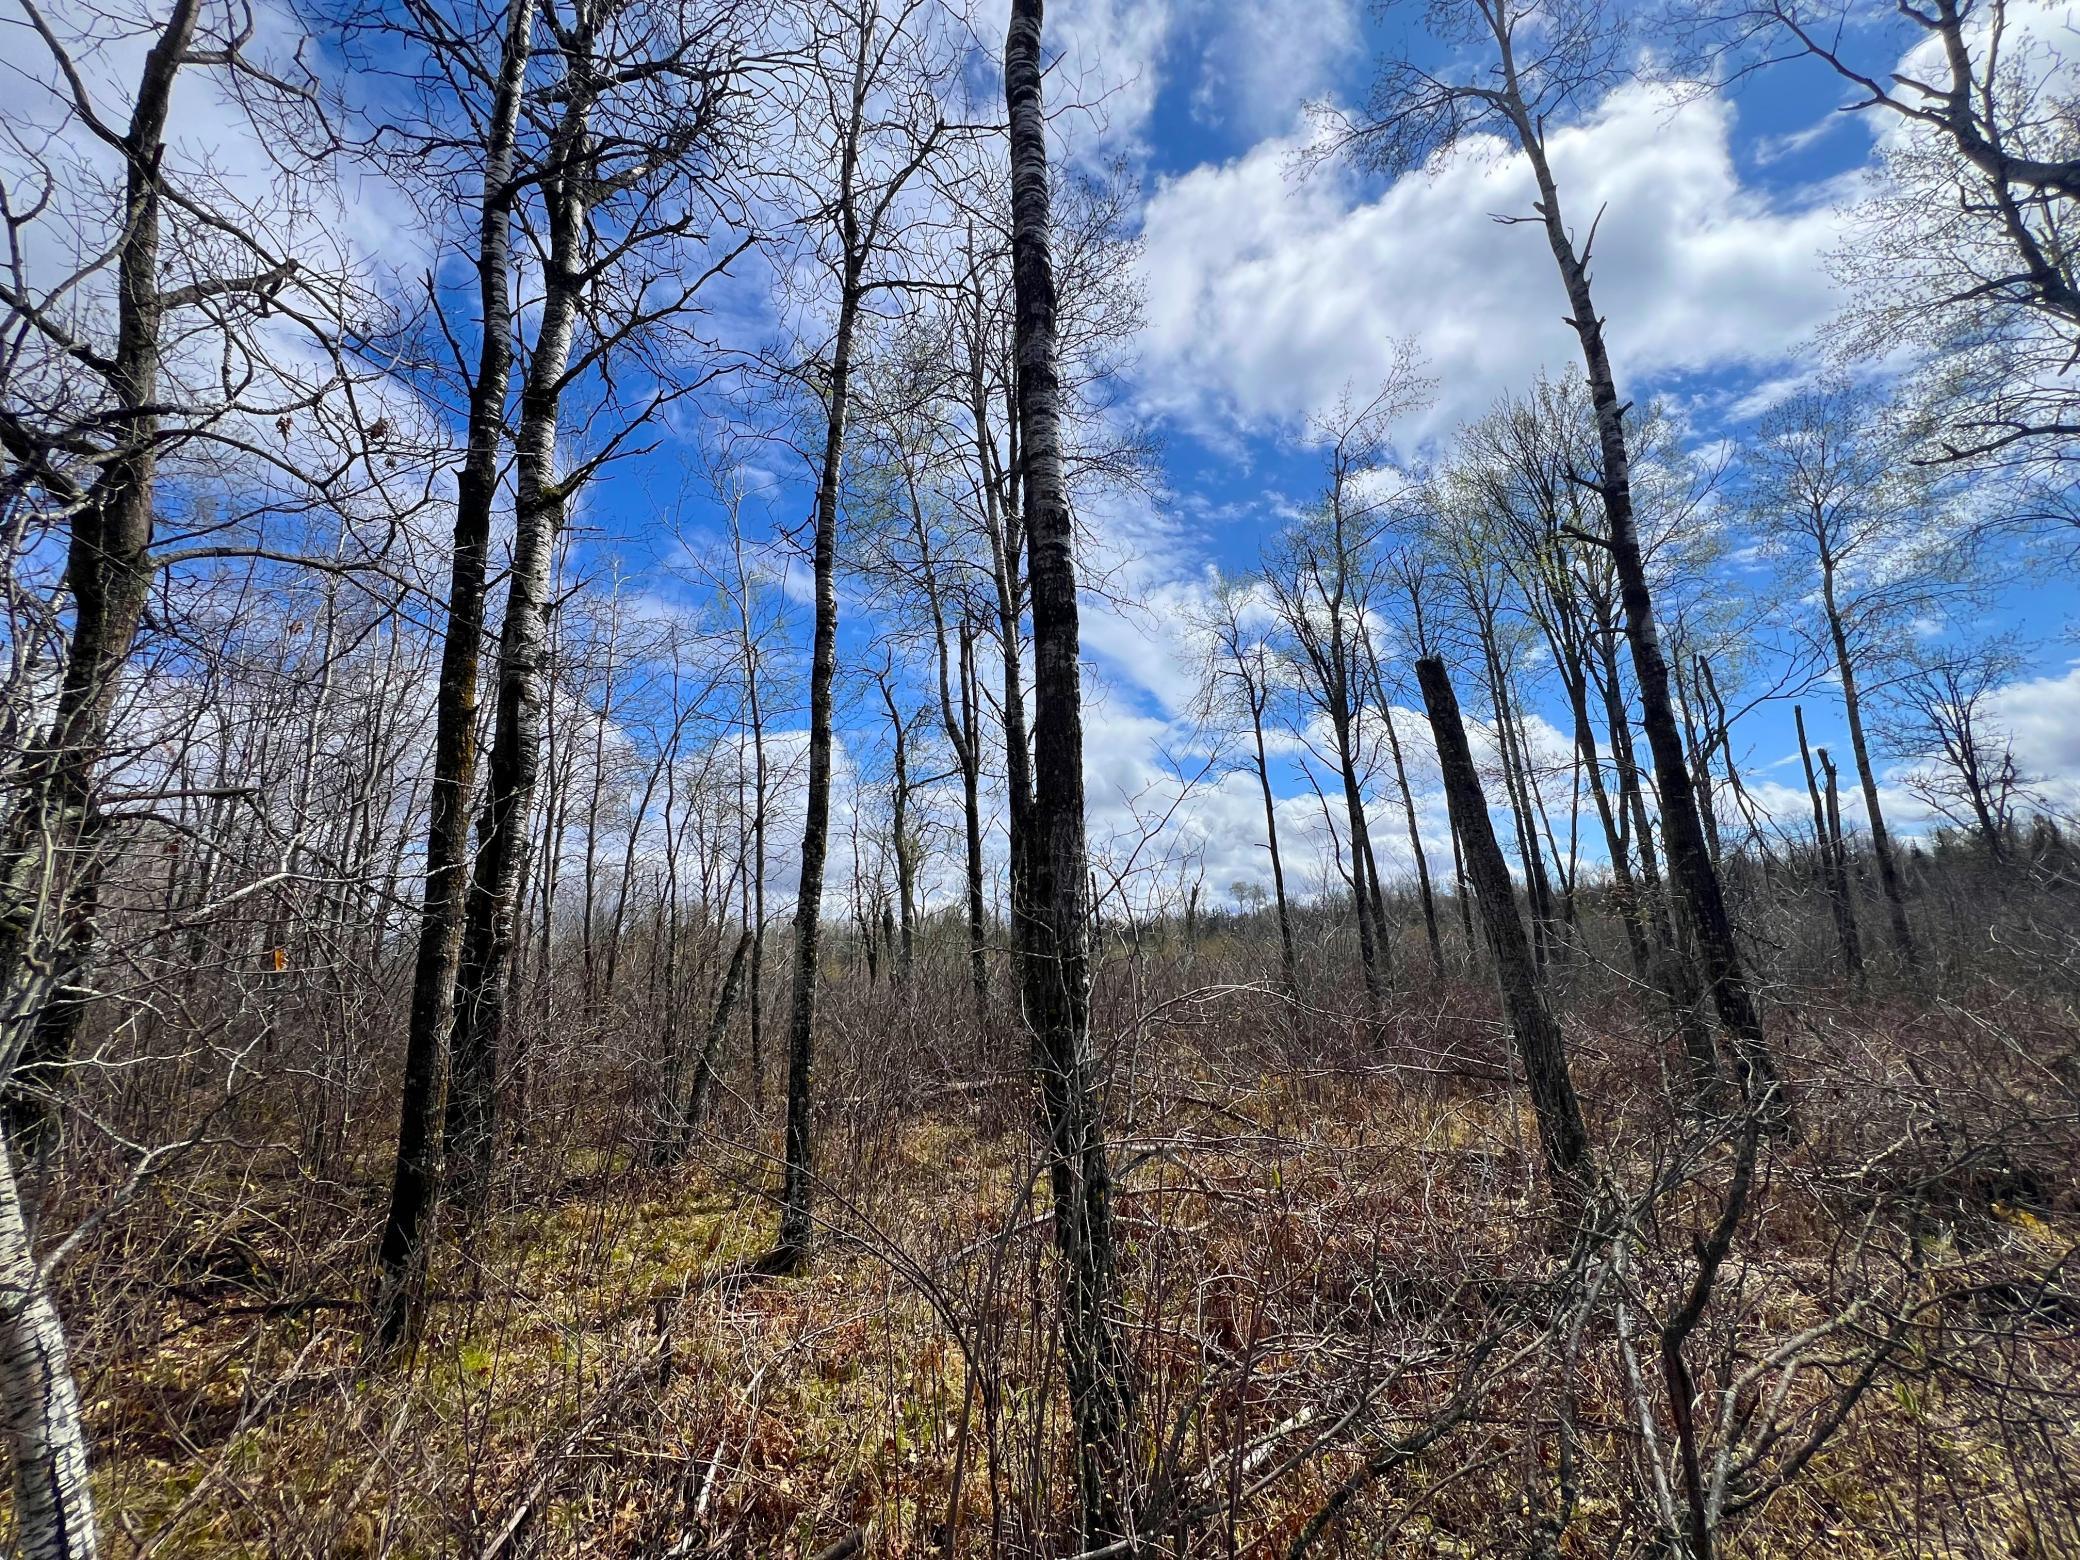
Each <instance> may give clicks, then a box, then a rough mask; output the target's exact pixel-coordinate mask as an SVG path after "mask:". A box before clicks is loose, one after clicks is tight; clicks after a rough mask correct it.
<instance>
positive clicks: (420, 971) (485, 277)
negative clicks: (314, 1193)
mask: <svg viewBox="0 0 2080 1560" xmlns="http://www.w3.org/2000/svg"><path fill="white" fill-rule="evenodd" d="M533 29H534V0H512V4H511V5H510V7H509V8H508V10H507V13H506V34H505V43H504V46H503V48H502V50H501V52H500V56H499V71H498V86H497V90H496V95H495V97H494V99H493V102H492V109H491V120H490V124H489V126H488V129H487V133H486V139H485V155H484V176H483V201H482V207H481V210H480V213H479V220H478V235H477V293H478V315H479V320H480V325H481V341H480V346H479V349H478V351H479V355H478V361H477V377H476V382H475V383H474V384H473V385H471V386H470V405H469V425H468V431H467V447H466V451H465V454H464V456H463V464H462V470H461V473H460V474H459V476H458V478H457V483H456V498H455V540H454V551H453V554H452V556H451V558H450V560H449V573H448V621H447V627H446V631H445V636H444V638H443V641H442V646H441V670H440V683H439V686H438V689H437V691H436V693H435V695H434V735H433V789H432V799H431V800H432V805H431V814H430V818H429V822H428V824H427V832H426V890H425V897H424V899H423V901H422V902H421V905H420V910H419V941H418V951H417V955H416V957H415V959H414V962H413V967H412V1001H411V1009H410V1016H409V1018H408V1019H407V1022H406V1030H405V1061H404V1097H403V1101H402V1104H401V1106H400V1108H399V1112H398V1126H397V1158H396V1162H395V1165H394V1167H393V1170H392V1174H391V1184H390V1208H389V1213H388V1215H387V1216H386V1217H385V1219H384V1221H383V1239H382V1245H381V1248H380V1250H379V1253H378V1257H377V1263H378V1268H379V1271H380V1280H379V1284H378V1290H377V1315H376V1332H377V1335H378V1338H379V1340H380V1341H381V1343H382V1344H383V1345H384V1346H385V1347H386V1348H388V1347H395V1346H396V1345H397V1344H399V1343H401V1342H402V1341H403V1340H404V1338H405V1337H406V1335H407V1333H408V1332H409V1330H410V1326H411V1322H412V1320H413V1313H414V1310H415V1308H416V1290H417V1288H418V1286H419V1283H420V1281H421V1279H422V1277H423V1268H424V1261H423V1258H424V1251H423V1243H424V1240H425V1234H426V1219H427V1215H428V1213H429V1212H430V1211H431V1209H432V1206H433V1194H434V1185H435V1181H436V1177H437V1175H438V1167H439V1156H440V1144H439V1138H438V1136H437V1125H438V1122H439V1119H440V1110H441V1084H442V1072H443V1068H442V1060H443V1051H444V1048H445V1042H446V1039H447V1026H448V1022H449V1016H450V1011H451V1003H452V1002H453V999H454V991H455V964H456V960H457V958H458V957H459V956H460V954H461V951H462V923H463V914H462V911H463V899H464V889H465V886H466V884H467V882H468V866H469V807H470V800H471V794H472V793H473V792H474V791H475V789H476V773H477V702H478V701H477V675H478V664H479V660H480V655H481V649H480V647H481V644H482V641H483V637H484V583H485V576H486V571H487V568H488V562H489V554H490V547H491V516H492V509H493V505H494V503H495V501H496V498H497V493H498V464H499V439H500V435H501V433H502V432H503V430H504V426H505V409H506V392H507V388H508V386H509V384H510V381H511V378H512V366H513V323H514V322H513V302H512V265H513V256H512V247H513V234H512V224H513V209H512V208H513V193H514V190H513V161H514V142H515V137H516V134H517V129H518V124H519V116H520V100H521V96H522V94H523V90H524V88H525V85H526V75H527V59H528V52H529V44H530V39H531V36H532V33H533Z"/></svg>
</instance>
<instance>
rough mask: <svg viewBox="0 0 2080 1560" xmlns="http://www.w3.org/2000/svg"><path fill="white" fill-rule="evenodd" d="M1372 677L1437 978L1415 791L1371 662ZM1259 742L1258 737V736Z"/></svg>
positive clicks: (1437, 943) (1439, 953) (1439, 952)
mask: <svg viewBox="0 0 2080 1560" xmlns="http://www.w3.org/2000/svg"><path fill="white" fill-rule="evenodd" d="M1372 681H1373V687H1374V690H1375V691H1376V692H1377V694H1378V697H1379V718H1380V720H1381V721H1382V722H1384V723H1385V725H1386V728H1387V752H1388V753H1389V754H1390V755H1391V756H1392V757H1393V760H1394V784H1395V785H1396V786H1397V787H1398V788H1399V789H1400V791H1401V812H1402V816H1403V817H1404V818H1405V819H1406V820H1407V822H1408V849H1409V854H1410V855H1412V856H1414V857H1415V862H1416V891H1417V893H1418V894H1420V895H1421V897H1422V901H1423V931H1424V934H1425V935H1426V936H1427V937H1428V938H1429V940H1430V972H1431V973H1432V974H1433V975H1435V976H1436V977H1437V978H1438V979H1439V980H1443V979H1444V941H1443V939H1442V938H1440V937H1439V936H1438V933H1437V901H1436V899H1435V898H1434V897H1433V896H1432V894H1431V891H1430V860H1429V857H1428V856H1427V855H1425V854H1424V851H1423V831H1422V829H1421V828H1420V827H1419V826H1418V825H1417V823H1416V798H1415V793H1414V792H1413V791H1411V790H1410V789H1409V785H1408V765H1407V764H1406V763H1405V762H1404V761H1403V759H1402V756H1401V735H1400V733H1399V732H1397V731H1396V730H1395V729H1394V707H1393V705H1392V703H1390V702H1389V700H1388V699H1387V687H1386V683H1385V682H1384V681H1382V680H1381V678H1380V674H1379V663H1378V662H1377V661H1374V662H1373V666H1372ZM1258 740H1259V742H1261V741H1262V737H1261V736H1260V737H1259V739H1258Z"/></svg>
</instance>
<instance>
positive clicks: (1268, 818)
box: [1249, 698, 1435, 1001]
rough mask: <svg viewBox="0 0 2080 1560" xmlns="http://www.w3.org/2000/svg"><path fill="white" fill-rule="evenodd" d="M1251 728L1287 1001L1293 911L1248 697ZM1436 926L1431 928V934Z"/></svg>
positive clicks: (1294, 991) (1257, 720) (1254, 707)
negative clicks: (1254, 742) (1288, 900)
mask: <svg viewBox="0 0 2080 1560" xmlns="http://www.w3.org/2000/svg"><path fill="white" fill-rule="evenodd" d="M1249 718H1250V731H1251V734H1252V735H1253V736H1254V737H1255V738H1256V743H1257V784H1258V785H1259V786H1260V787H1261V788H1262V790H1263V792H1264V848H1265V849H1266V850H1268V851H1270V852H1271V892H1272V895H1273V897H1274V898H1275V899H1276V900H1277V902H1278V953H1279V971H1280V974H1281V976H1282V977H1283V979H1284V981H1285V993H1286V997H1287V999H1288V1000H1291V1001H1297V1000H1298V999H1299V996H1300V960H1299V956H1298V955H1297V954H1296V953H1295V951H1294V948H1293V913H1292V909H1291V907H1290V906H1288V905H1287V903H1286V869H1285V863H1284V862H1283V861H1282V860H1281V859H1280V857H1279V853H1278V807H1277V804H1276V803H1275V801H1274V800H1273V798H1272V795H1271V765H1270V763H1269V761H1268V760H1267V759H1266V757H1265V753H1264V708H1263V705H1262V704H1261V703H1259V702H1258V701H1257V700H1256V699H1255V698H1252V699H1251V700H1250V711H1249ZM1434 930H1435V928H1434V927H1433V933H1434Z"/></svg>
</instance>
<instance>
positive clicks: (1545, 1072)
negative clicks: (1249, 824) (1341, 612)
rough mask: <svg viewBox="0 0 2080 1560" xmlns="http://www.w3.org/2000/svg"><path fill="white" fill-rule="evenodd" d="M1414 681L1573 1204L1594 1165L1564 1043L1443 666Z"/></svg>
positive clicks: (1427, 666)
mask: <svg viewBox="0 0 2080 1560" xmlns="http://www.w3.org/2000/svg"><path fill="white" fill-rule="evenodd" d="M1416 680H1417V682H1418V683H1419V684H1420V685H1421V687H1422V690H1423V706H1424V709H1425V710H1426V711H1427V712H1428V713H1429V716H1430V729H1431V731H1432V732H1433V733H1434V734H1435V735H1436V738H1437V760H1438V767H1439V768H1440V769H1441V770H1442V771H1443V774H1444V788H1445V799H1446V801H1447V802H1448V803H1449V804H1450V806H1451V810H1452V818H1453V821H1454V822H1455V823H1456V824H1457V825H1458V829H1459V836H1460V839H1461V841H1462V842H1463V843H1464V846H1465V852H1466V865H1467V870H1468V872H1469V873H1470V874H1471V875H1472V878H1473V885H1474V893H1475V895H1476V896H1477V897H1478V898H1479V900H1480V909H1481V924H1482V926H1483V927H1484V928H1485V929H1486V931H1487V935H1488V948H1489V951H1490V952H1491V953H1493V955H1494V956H1495V978H1496V981H1497V983H1498V985H1500V987H1501V989H1502V1004H1503V1008H1504V1010H1505V1011H1506V1012H1507V1013H1508V1015H1509V1022H1510V1030H1511V1032H1512V1034H1514V1036H1515V1037H1516V1042H1517V1054H1518V1057H1519V1059H1520V1060H1521V1061H1522V1062H1523V1066H1524V1080H1525V1084H1526V1086H1527V1088H1528V1090H1529V1092H1530V1095H1531V1109H1532V1113H1533V1114H1534V1115H1535V1116H1536V1117H1537V1119H1538V1137H1539V1145H1540V1148H1541V1149H1542V1151H1543V1154H1544V1158H1545V1167H1546V1173H1547V1175H1548V1176H1549V1177H1550V1178H1551V1180H1552V1183H1553V1189H1554V1191H1555V1193H1556V1194H1557V1195H1558V1196H1559V1197H1560V1198H1561V1200H1562V1201H1563V1202H1565V1203H1569V1204H1573V1203H1578V1202H1579V1201H1580V1200H1581V1198H1582V1197H1583V1196H1584V1195H1585V1193H1586V1192H1587V1190H1588V1185H1589V1181H1590V1180H1591V1178H1592V1177H1593V1175H1594V1167H1593V1165H1592V1163H1591V1160H1590V1154H1589V1131H1588V1128H1587V1127H1586V1126H1585V1125H1584V1124H1583V1121H1582V1110H1581V1104H1580V1102H1579V1101H1578V1100H1577V1099H1576V1097H1575V1091H1574V1080H1573V1078H1572V1076H1571V1075H1570V1073H1569V1071H1568V1065H1567V1048H1566V1043H1565V1041H1564V1040H1563V1039H1562V1038H1561V1034H1560V1026H1559V1024H1558V1023H1556V1022H1555V1021H1554V1019H1553V1015H1552V1012H1551V1010H1550V1009H1549V1008H1548V1007H1547V1006H1546V1000H1545V991H1544V988H1543V987H1542V986H1541V985H1540V983H1539V978H1538V969H1537V966H1536V964H1535V963H1534V962H1533V960H1532V957H1531V948H1530V944H1529V943H1528V941H1527V940H1526V939H1525V936H1524V923H1523V921H1522V919H1521V918H1520V917H1519V916H1518V914H1517V901H1516V896H1515V895H1514V893H1513V892H1512V891H1511V888H1510V879H1509V864H1508V863H1507V862H1506V861H1504V860H1503V856H1502V847H1501V846H1500V845H1498V844H1497V843H1496V841H1495V829H1494V825H1493V824H1492V823H1491V822H1490V821H1489V819H1488V802H1487V798H1486V797H1485V796H1483V795H1482V794H1481V782H1480V776H1479V774H1478V773H1476V771H1475V770H1474V767H1473V751H1472V749H1471V748H1470V747H1469V746H1468V745H1467V741H1466V728H1465V725H1464V724H1463V722H1462V721H1461V720H1460V718H1459V701H1458V699H1457V698H1456V697H1454V695H1453V693H1452V684H1451V680H1450V679H1449V678H1448V677H1447V676H1446V675H1445V670H1444V663H1443V662H1442V661H1439V660H1437V659H1436V658H1435V657H1434V656H1425V657H1424V658H1423V659H1421V660H1419V661H1417V662H1416Z"/></svg>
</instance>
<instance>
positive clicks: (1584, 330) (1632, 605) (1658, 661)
mask: <svg viewBox="0 0 2080 1560" xmlns="http://www.w3.org/2000/svg"><path fill="white" fill-rule="evenodd" d="M1500 41H1501V45H1502V48H1503V52H1504V66H1505V79H1506V81H1507V89H1508V96H1509V112H1510V114H1511V117H1512V120H1513V124H1514V128H1515V129H1516V132H1517V138H1518V142H1519V144H1520V145H1521V146H1522V147H1523V149H1524V152H1525V154H1526V156H1527V158H1528V159H1529V161H1530V163H1531V169H1532V173H1533V175H1534V176H1535V177H1536V179H1537V182H1538V193H1539V215H1540V217H1541V218H1542V219H1543V222H1544V225H1545V231H1546V240H1547V243H1548V245H1549V246H1550V248H1551V249H1552V252H1553V260H1554V263H1555V264H1556V265H1557V266H1558V267H1559V270H1560V278H1561V281H1562V283H1563V284H1564V286H1565V288H1566V291H1567V301H1568V306H1569V310H1570V313H1571V318H1570V320H1569V323H1570V324H1571V325H1572V326H1573V327H1574V331H1575V334H1576V336H1577V337H1578V338H1579V339H1580V341H1581V348H1582V359H1583V363H1584V365H1585V367H1586V368H1587V370H1588V377H1589V393H1590V399H1591V403H1592V404H1593V405H1594V407H1595V409H1596V435H1597V443H1598V446H1599V451H1600V454H1601V456H1602V465H1603V469H1602V473H1601V478H1602V480H1601V481H1600V482H1599V483H1598V487H1599V489H1600V491H1601V493H1602V497H1603V503H1604V513H1605V516H1606V520H1607V523H1608V530H1609V534H1608V536H1607V537H1606V538H1605V541H1604V544H1605V545H1606V546H1607V548H1608V550H1609V552H1610V556H1611V561H1612V565H1613V568H1614V571H1615V572H1616V574H1617V579H1618V598H1619V602H1620V605H1621V606H1622V607H1623V609H1624V619H1625V637H1626V640H1627V641H1628V643H1629V644H1630V646H1631V648H1632V664H1633V679H1634V682H1635V683H1636V684H1637V686H1638V689H1639V698H1640V715H1641V721H1642V724H1643V725H1644V726H1645V728H1646V733H1647V745H1648V748H1649V750H1650V751H1651V752H1652V754H1653V757H1654V776H1655V780H1656V782H1657V783H1658V785H1659V788H1660V792H1661V830H1662V837H1663V839H1664V840H1665V841H1666V843H1667V845H1668V852H1669V869H1670V872H1671V873H1672V875H1673V876H1674V879H1675V883H1676V886H1677V888H1678V890H1679V901H1680V904H1681V907H1682V912H1683V915H1684V917H1685V919H1686V920H1687V922H1688V924H1689V926H1690V930H1691V932H1692V935H1693V936H1694V937H1695V939H1696V943H1697V947H1698V951H1699V953H1700V955H1701V957H1702V960H1703V964H1704V972H1705V983H1706V986H1707V988H1708V989H1709V991H1710V992H1711V996H1712V1002H1713V1006H1714V1007H1715V1008H1716V1009H1717V1011H1718V1014H1719V1021H1720V1023H1721V1024H1722V1025H1723V1026H1724V1027H1725V1029H1726V1031H1727V1033H1728V1035H1729V1036H1730V1037H1731V1039H1732V1041H1733V1047H1734V1053H1735V1056H1736V1057H1737V1059H1738V1062H1739V1066H1740V1072H1741V1078H1742V1087H1743V1092H1744V1094H1745V1095H1746V1096H1747V1098H1748V1099H1749V1100H1750V1101H1751V1102H1752V1103H1754V1104H1755V1105H1757V1106H1758V1107H1759V1108H1762V1109H1765V1110H1768V1111H1770V1112H1772V1113H1778V1114H1780V1113H1782V1112H1783V1110H1784V1109H1785V1108H1786V1101H1785V1097H1784V1092H1783V1085H1782V1083H1781V1081H1780V1080H1779V1079H1778V1077H1777V1069H1776V1062H1775V1060H1774V1058H1773V1057H1772V1056H1771V1055H1770V1051H1769V1047H1768V1044H1767V1042H1766V1040H1765V1038H1764V1035H1763V1028H1762V1010H1761V1009H1760V1008H1759V1007H1758V1006H1757V1005H1756V1001H1755V994H1754V991H1753V988H1752V987H1750V985H1749V983H1748V976H1747V972H1746V971H1745V969H1743V967H1742V963H1741V955H1740V946H1739V944H1738V942H1737V941H1736V940H1735V937H1734V931H1733V922H1732V920H1731V918H1730V917H1729V916H1728V914H1727V911H1726V899H1725V895H1724V893H1723V892H1722V890H1721V887H1720V883H1719V874H1718V871H1717V869H1716V868H1714V867H1713V865H1712V859H1711V853H1710V850H1709V847H1708V846H1707V844H1706V842H1705V836H1704V825H1703V822H1702V820H1701V819H1700V818H1699V816H1698V809H1697V797H1696V793H1695V791H1694V789H1693V787H1692V786H1691V783H1690V772H1689V766H1688V764H1687V763H1686V762H1685V755H1684V752H1683V738H1682V733H1681V731H1680V729H1679V728H1678V725H1677V722H1676V716H1675V709H1674V706H1673V704H1672V703H1671V701H1670V697H1669V673H1668V661H1667V658H1666V656H1665V655H1664V654H1663V652H1662V648H1661V631H1660V628H1659V626H1658V625H1657V624H1656V623H1655V621H1654V601H1653V593H1652V591H1651V589H1650V588H1649V586H1648V583H1647V565H1646V556H1645V553H1644V552H1643V551H1642V549H1641V547H1640V540H1639V531H1638V527H1637V525H1636V524H1635V522H1634V517H1633V509H1632V475H1631V454H1630V451H1629V449H1628V448H1627V442H1626V436H1625V423H1624V417H1625V403H1624V402H1623V401H1621V400H1620V399H1619V396H1618V387H1617V380H1616V378H1615V376H1614V375H1613V374H1612V371H1611V363H1610V354H1609V351H1608V349H1607V347H1606V346H1605V343H1604V336H1603V320H1602V317H1601V316H1600V315H1598V314H1597V312H1596V301H1595V298H1594V297H1593V296H1592V295H1591V292H1590V287H1589V270H1588V265H1587V263H1586V261H1585V260H1584V259H1583V258H1582V257H1581V256H1579V255H1578V254H1577V253H1576V250H1575V247H1574V240H1573V238H1572V237H1571V236H1570V235H1569V233H1568V230H1567V224H1566V219H1565V218H1564V216H1563V215H1562V212H1561V209H1560V192H1559V189H1558V187H1557V186H1556V185H1555V184H1554V182H1553V173H1552V168H1551V165H1550V164H1549V163H1548V161H1547V159H1546V153H1545V139H1544V133H1543V131H1542V130H1540V129H1539V128H1538V127H1536V126H1534V125H1533V124H1532V122H1531V119H1530V115H1529V113H1528V112H1527V111H1526V110H1525V108H1524V106H1523V102H1522V99H1521V97H1520V95H1519V93H1518V89H1517V82H1516V74H1515V66H1514V64H1513V63H1512V59H1511V55H1510V47H1511V45H1510V42H1509V40H1508V38H1507V37H1504V38H1503V39H1502V40H1500Z"/></svg>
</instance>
